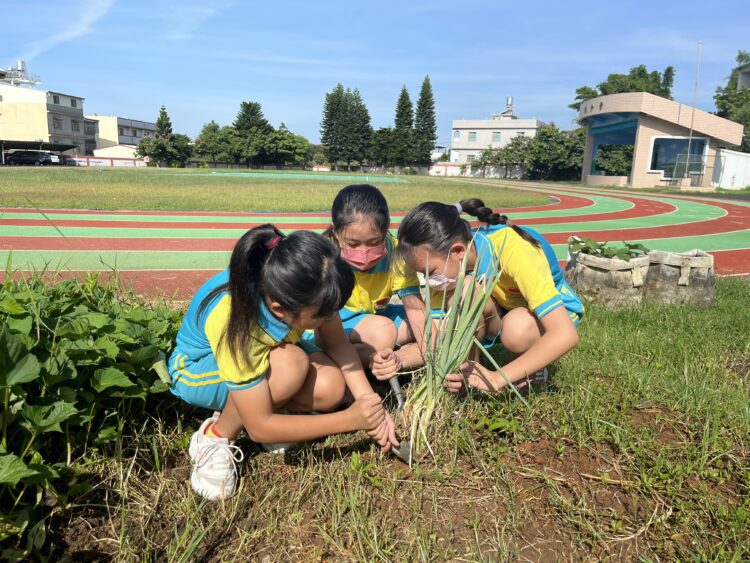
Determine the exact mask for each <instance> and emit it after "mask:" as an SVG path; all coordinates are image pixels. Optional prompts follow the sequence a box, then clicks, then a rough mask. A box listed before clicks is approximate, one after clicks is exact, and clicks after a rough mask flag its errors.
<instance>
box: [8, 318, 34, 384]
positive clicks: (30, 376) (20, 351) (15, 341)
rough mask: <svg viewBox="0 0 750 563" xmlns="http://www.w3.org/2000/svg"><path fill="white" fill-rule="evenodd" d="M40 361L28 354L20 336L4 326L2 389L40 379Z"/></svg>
mask: <svg viewBox="0 0 750 563" xmlns="http://www.w3.org/2000/svg"><path fill="white" fill-rule="evenodd" d="M40 367H41V366H40V365H39V360H37V359H36V358H35V357H34V356H33V355H31V354H28V353H26V347H25V346H24V345H23V343H22V340H21V338H19V336H18V335H16V334H12V333H11V332H10V330H8V325H5V324H4V325H3V327H2V331H0V387H11V386H13V385H17V384H19V383H26V382H28V381H33V380H35V379H36V378H37V377H39V373H40Z"/></svg>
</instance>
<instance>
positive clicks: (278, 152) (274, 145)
mask: <svg viewBox="0 0 750 563" xmlns="http://www.w3.org/2000/svg"><path fill="white" fill-rule="evenodd" d="M266 139H267V145H266V153H267V154H268V156H269V160H270V162H271V163H273V164H275V165H276V166H277V167H281V166H284V165H287V164H291V165H297V166H299V165H303V164H305V163H306V162H308V160H309V158H310V147H311V145H310V142H309V141H308V140H307V139H305V138H304V137H303V136H302V135H295V134H294V133H292V132H291V131H290V130H289V128H288V127H287V126H286V125H284V124H283V123H282V124H281V125H280V126H279V128H278V129H277V130H276V131H274V132H272V133H270V134H269V135H268V137H267V138H266Z"/></svg>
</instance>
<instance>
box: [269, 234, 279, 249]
mask: <svg viewBox="0 0 750 563" xmlns="http://www.w3.org/2000/svg"><path fill="white" fill-rule="evenodd" d="M279 242H281V235H276V236H275V237H273V238H271V239H268V240H267V241H266V248H267V249H268V250H273V249H274V248H276V247H277V246H279Z"/></svg>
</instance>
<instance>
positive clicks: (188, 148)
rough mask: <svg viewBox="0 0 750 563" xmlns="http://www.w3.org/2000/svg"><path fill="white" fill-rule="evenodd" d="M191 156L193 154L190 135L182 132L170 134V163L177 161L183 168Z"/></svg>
mask: <svg viewBox="0 0 750 563" xmlns="http://www.w3.org/2000/svg"><path fill="white" fill-rule="evenodd" d="M191 156H193V143H192V141H191V140H190V137H188V136H187V135H183V134H182V133H176V134H174V135H173V136H172V160H171V162H170V165H172V164H173V163H175V162H177V163H179V165H180V167H181V168H184V167H185V165H186V164H187V163H188V161H189V160H190V157H191Z"/></svg>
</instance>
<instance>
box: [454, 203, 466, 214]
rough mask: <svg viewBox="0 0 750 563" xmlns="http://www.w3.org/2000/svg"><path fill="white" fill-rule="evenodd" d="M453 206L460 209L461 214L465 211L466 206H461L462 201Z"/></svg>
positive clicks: (457, 209)
mask: <svg viewBox="0 0 750 563" xmlns="http://www.w3.org/2000/svg"><path fill="white" fill-rule="evenodd" d="M453 206H454V207H455V208H456V211H458V214H459V215H461V213H463V212H464V208H463V207H462V206H461V202H456V203H454V204H453Z"/></svg>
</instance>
